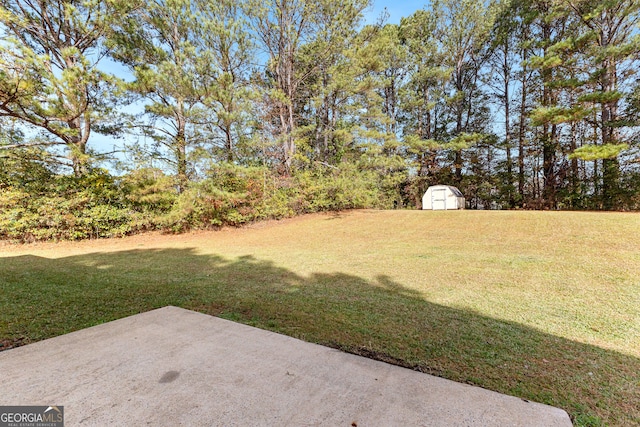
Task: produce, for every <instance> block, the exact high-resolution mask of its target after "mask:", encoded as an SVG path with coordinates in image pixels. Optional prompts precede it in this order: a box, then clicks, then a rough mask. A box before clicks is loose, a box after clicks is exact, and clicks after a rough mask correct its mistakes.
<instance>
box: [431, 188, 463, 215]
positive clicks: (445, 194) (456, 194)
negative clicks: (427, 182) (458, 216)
mask: <svg viewBox="0 0 640 427" xmlns="http://www.w3.org/2000/svg"><path fill="white" fill-rule="evenodd" d="M422 209H428V210H434V211H438V210H448V209H464V196H463V195H462V193H461V192H460V190H458V189H457V188H456V187H453V186H451V185H432V186H431V187H429V188H427V191H426V193H424V196H422Z"/></svg>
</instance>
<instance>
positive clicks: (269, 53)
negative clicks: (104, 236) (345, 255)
mask: <svg viewBox="0 0 640 427" xmlns="http://www.w3.org/2000/svg"><path fill="white" fill-rule="evenodd" d="M370 6H371V0H313V1H312V0H217V1H209V0H152V1H144V2H143V1H139V0H107V1H100V0H0V19H1V22H2V23H1V24H0V35H1V38H2V41H0V126H1V128H0V167H1V168H2V169H1V172H0V188H2V189H3V196H2V201H1V202H0V204H1V205H2V206H0V207H2V208H3V211H4V212H5V214H4V215H5V216H4V221H5V223H6V224H4V225H5V227H10V226H13V227H14V228H15V224H16V221H18V222H20V221H23V220H24V218H25V217H27V216H28V215H27V214H26V213H25V212H31V213H34V209H36V207H34V206H32V207H28V206H27V205H28V204H29V203H33V200H37V199H38V197H49V198H52V197H58V196H60V195H61V194H63V195H64V194H66V196H64V197H62V199H60V200H59V201H58V202H56V203H57V204H56V203H53V202H51V203H50V204H52V206H53V205H55V206H58V208H61V209H62V207H61V206H59V204H60V203H62V200H65V203H66V202H69V200H71V199H73V198H74V197H76V196H77V195H78V194H80V193H83V192H86V191H89V190H90V191H93V193H96V194H97V193H100V194H102V193H101V192H102V191H103V190H104V188H106V187H109V186H110V188H111V190H109V191H112V192H114V193H113V194H116V193H117V196H113V197H111V196H109V197H107V198H104V197H102V196H100V197H98V196H95V194H93V193H92V194H93V195H92V196H91V197H89V196H87V197H89V199H90V200H93V202H91V203H92V205H91V206H93V207H96V206H102V208H101V209H103V210H104V209H107V208H108V209H123V210H129V211H130V212H133V213H135V214H143V213H144V212H147V211H149V212H151V211H152V212H154V215H160V214H161V216H162V217H163V218H164V219H163V220H162V221H159V220H157V218H156V219H155V220H150V219H148V218H147V220H145V221H143V222H144V223H145V224H147V225H145V227H148V226H150V225H149V224H156V225H157V223H159V222H163V221H164V222H163V223H168V224H173V225H172V226H175V224H176V221H177V220H175V218H174V219H173V220H167V219H166V218H167V216H171V215H173V217H175V216H176V215H177V214H176V212H182V213H181V214H180V215H177V216H178V217H181V219H180V220H179V221H177V222H178V223H180V221H182V223H185V224H186V223H190V222H194V221H195V222H196V223H197V222H198V221H196V220H194V219H193V212H191V214H189V215H191V216H189V215H186V214H185V206H186V205H189V206H191V207H192V208H193V209H194V210H195V211H198V209H200V210H202V209H204V210H210V209H211V208H210V205H212V206H216V205H217V204H220V203H222V204H223V205H224V204H228V205H229V207H230V209H231V211H233V212H235V213H234V214H233V215H239V218H240V217H242V218H245V216H246V218H245V219H247V220H249V219H252V218H254V217H260V215H265V216H278V215H284V214H286V212H288V213H297V212H300V211H308V210H314V209H315V210H322V209H329V208H338V209H339V208H344V207H349V206H351V207H353V206H355V207H359V206H362V207H372V206H378V207H418V206H419V203H420V197H421V194H422V193H423V192H424V190H425V189H426V188H427V187H428V186H429V185H432V184H441V183H447V184H453V185H456V186H458V187H459V188H460V189H461V190H462V192H463V193H464V194H465V196H466V197H467V200H468V201H469V203H470V207H471V208H503V209H509V208H535V209H605V210H613V209H618V210H620V209H637V208H638V207H639V206H640V168H639V166H638V164H639V163H640V157H639V155H638V147H639V144H638V125H639V123H640V122H639V120H640V83H639V82H640V80H639V79H638V65H639V60H640V34H639V31H638V30H639V28H638V23H639V18H640V15H639V13H638V12H639V10H640V2H639V1H637V0H599V1H595V0H523V1H506V0H502V1H500V0H493V1H481V0H461V1H457V0H434V1H431V2H430V3H429V5H428V6H425V8H424V9H422V10H418V11H416V12H415V13H414V14H413V15H411V16H408V17H405V18H402V19H401V21H400V23H399V24H387V23H385V17H384V16H381V17H380V19H379V20H378V22H377V23H375V24H367V25H365V23H364V20H363V16H364V13H365V12H366V11H367V8H369V7H370ZM114 69H117V70H119V71H118V72H114V71H111V70H114ZM122 70H126V71H122ZM99 135H108V136H109V137H111V138H116V139H117V140H118V141H119V142H118V144H117V147H118V150H117V151H118V152H117V153H116V152H113V153H108V152H107V153H105V152H100V151H99V150H98V144H96V143H95V141H96V137H97V136H99ZM105 166H107V169H104V168H105ZM107 170H108V171H109V172H108V171H107ZM106 182H108V183H109V185H107V184H106ZM99 183H102V184H99ZM348 183H352V184H351V185H349V184H348ZM343 184H344V185H343ZM100 185H102V186H103V187H100ZM105 186H106V187H105ZM94 187H95V188H94ZM254 187H255V188H254ZM258 187H260V188H259V189H256V188H258ZM61 188H64V189H65V190H64V191H62V190H61ZM354 188H357V189H358V190H359V191H360V193H358V194H355V192H354V191H353V189H354ZM258 190H259V191H258ZM65 192H66V193H65ZM136 192H137V193H136ZM72 193H73V194H72ZM258 193H259V194H258ZM302 194H304V196H302ZM9 195H12V196H9ZM116 199H117V201H116ZM250 199H251V204H249V205H246V203H245V202H246V201H247V200H250ZM314 199H318V200H326V201H332V202H331V203H328V202H327V203H325V204H324V205H323V204H322V203H316V202H312V200H314ZM205 200H208V202H205ZM302 200H306V202H303V201H302ZM276 201H277V202H276ZM340 201H342V202H340ZM207 203H209V205H207ZM270 203H271V204H273V205H274V206H275V205H278V206H280V205H281V207H282V206H286V208H282V209H281V208H274V209H273V211H274V212H271V209H266V213H265V212H263V213H262V214H256V212H255V211H256V210H259V209H258V208H257V206H258V205H260V204H262V205H265V204H266V205H269V204H270ZM243 204H245V205H246V206H244V205H243ZM38 205H39V206H40V207H41V205H42V203H39V204H38ZM81 205H82V204H81ZM142 205H144V206H145V208H144V209H142V208H141V206H142ZM196 205H197V206H200V207H199V208H197V209H196V208H194V207H193V206H196ZM241 205H243V206H244V208H243V209H245V208H246V209H249V210H250V211H251V214H250V215H248V214H247V215H248V216H247V215H244V216H243V214H241V213H240V212H241V211H242V209H240V208H239V206H241ZM312 205H317V206H315V207H313V206H312ZM82 206H84V207H83V208H82V209H80V208H78V209H76V210H84V211H86V209H87V207H86V206H85V205H82ZM207 206H209V207H207ZM301 206H303V207H301ZM108 209H107V210H108ZM36 210H37V209H36ZM188 210H189V209H187V211H188ZM9 211H11V212H12V214H11V215H12V216H11V218H9V219H7V218H8V217H7V215H8V214H6V212H9ZM213 211H215V209H213ZM213 211H212V212H213ZM231 211H230V212H231ZM38 215H42V213H39V214H37V215H36V214H34V218H35V217H37V216H38ZM185 215H186V216H185ZM212 215H213V214H212ZM216 215H217V214H215V215H214V216H216ZM233 215H232V216H233ZM45 216H46V215H45ZM93 216H95V215H93V214H92V215H89V217H93ZM116 216H117V215H116ZM134 216H135V215H134ZM196 216H197V215H196ZM187 217H188V218H187ZM189 218H191V219H189ZM207 218H208V217H207ZM34 221H35V220H34ZM167 221H168V222H167ZM207 221H212V220H211V218H209V219H207ZM219 221H222V223H226V222H228V219H226V217H225V218H223V219H219ZM107 222H108V221H107ZM214 222H215V221H214ZM231 222H233V221H231ZM240 222H242V221H240ZM54 223H56V224H57V225H59V224H58V223H57V222H55V221H54ZM90 223H91V221H90V220H89V219H88V220H87V224H90ZM205 223H206V221H205ZM7 224H9V225H7ZM12 224H13V225H12ZM205 225H206V224H205ZM18 228H19V227H18ZM27 228H29V227H27ZM27 228H24V230H26V229H27ZM125 228H126V227H125ZM134 228H135V227H134ZM21 230H22V229H21ZM24 230H23V231H24ZM16 233H18V232H16ZM18 234H19V233H18ZM45 234H46V233H45ZM80 237H82V236H80Z"/></svg>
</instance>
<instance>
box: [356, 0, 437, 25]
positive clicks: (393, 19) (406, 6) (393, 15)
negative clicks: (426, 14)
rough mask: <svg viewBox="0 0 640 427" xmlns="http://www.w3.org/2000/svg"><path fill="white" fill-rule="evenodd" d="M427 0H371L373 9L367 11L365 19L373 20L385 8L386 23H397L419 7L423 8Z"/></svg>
mask: <svg viewBox="0 0 640 427" xmlns="http://www.w3.org/2000/svg"><path fill="white" fill-rule="evenodd" d="M427 3H428V0H373V9H372V10H371V11H370V12H368V13H367V16H366V20H367V21H368V22H375V20H376V19H377V18H378V17H379V16H380V14H381V13H382V12H383V11H384V9H385V8H386V9H387V12H389V19H388V21H387V22H388V23H390V24H399V23H400V18H402V17H407V16H409V15H411V14H412V13H413V12H415V11H416V10H419V9H423V8H424V6H425V5H426V4H427Z"/></svg>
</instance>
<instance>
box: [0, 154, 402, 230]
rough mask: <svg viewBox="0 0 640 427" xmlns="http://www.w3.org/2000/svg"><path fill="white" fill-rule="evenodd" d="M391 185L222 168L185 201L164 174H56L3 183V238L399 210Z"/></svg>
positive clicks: (337, 175)
mask: <svg viewBox="0 0 640 427" xmlns="http://www.w3.org/2000/svg"><path fill="white" fill-rule="evenodd" d="M30 173H33V171H30ZM389 179H390V178H389V176H388V175H387V174H381V173H379V172H378V171H375V170H362V169H359V168H358V167H357V166H355V165H353V164H343V165H340V166H339V167H331V168H327V167H318V168H317V169H308V170H305V171H301V172H298V173H296V174H294V175H292V176H289V177H282V176H280V175H277V174H275V173H274V172H272V171H270V170H269V169H268V168H263V167H240V166H236V165H232V164H222V165H216V167H214V168H212V169H211V170H209V171H208V172H206V173H205V174H204V176H203V178H202V179H200V180H198V181H194V182H192V183H191V184H190V185H189V186H188V187H187V188H186V189H185V190H184V191H183V192H182V193H178V190H177V188H178V186H177V183H176V182H175V180H174V178H173V177H171V176H168V175H166V174H165V173H163V172H162V171H161V170H159V169H139V170H135V171H133V172H131V173H128V174H126V175H123V176H120V177H114V176H112V175H109V174H108V173H107V172H106V171H104V170H101V169H96V170H93V171H91V172H90V173H88V174H86V175H85V176H83V177H81V178H74V177H70V176H58V175H55V174H49V175H47V176H46V177H43V176H39V179H38V180H37V181H34V182H33V183H30V182H29V180H28V177H25V176H18V175H15V176H11V177H7V176H4V177H2V176H0V190H1V191H0V238H2V239H11V240H18V241H22V242H28V241H37V240H77V239H90V238H101V237H118V236H124V235H128V234H133V233H137V232H140V231H145V230H165V231H169V232H182V231H186V230H189V229H202V228H212V227H220V226H225V225H230V226H238V225H242V224H245V223H248V222H252V221H257V220H263V219H272V218H273V219H277V218H283V217H289V216H293V215H298V214H303V213H311V212H320V211H335V210H343V209H353V208H377V207H382V208H384V207H393V206H396V205H397V203H398V202H397V200H398V199H399V197H400V196H399V195H398V194H396V192H395V190H394V188H397V185H389V183H388V182H387V181H388V180H389Z"/></svg>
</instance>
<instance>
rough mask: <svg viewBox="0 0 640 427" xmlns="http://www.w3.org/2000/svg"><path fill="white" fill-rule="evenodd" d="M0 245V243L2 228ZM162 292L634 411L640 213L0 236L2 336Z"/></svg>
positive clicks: (621, 416)
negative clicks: (102, 235) (46, 238)
mask: <svg viewBox="0 0 640 427" xmlns="http://www.w3.org/2000/svg"><path fill="white" fill-rule="evenodd" d="M0 245H1V243H0ZM166 305H176V306H179V307H184V308H188V309H193V310H198V311H201V312H204V313H209V314H213V315H216V316H220V317H223V318H226V319H231V320H235V321H239V322H243V323H247V324H250V325H254V326H257V327H260V328H265V329H270V330H273V331H277V332H281V333H284V334H287V335H291V336H294V337H298V338H301V339H304V340H307V341H312V342H318V343H322V344H325V345H330V346H333V347H337V348H341V349H344V350H346V351H350V352H354V353H358V354H362V355H366V356H369V357H374V358H377V359H381V360H385V361H389V362H392V363H397V364H401V365H404V366H407V367H411V368H413V369H418V370H420V371H423V372H427V373H431V374H435V375H438V376H442V377H445V378H450V379H453V380H456V381H461V382H466V383H470V384H475V385H479V386H482V387H485V388H488V389H491V390H496V391H499V392H502V393H507V394H511V395H515V396H520V397H522V398H524V399H529V400H534V401H538V402H542V403H547V404H550V405H554V406H559V407H561V408H564V409H565V410H567V411H568V412H569V414H570V415H571V417H572V419H573V421H574V423H575V424H578V425H600V424H605V425H639V424H640V214H625V213H577V212H528V211H527V212H507V211H505V212H502V211H497V212H496V211H493V212H482V211H459V212H421V211H353V212H347V213H343V214H339V215H311V216H306V217H301V218H295V219H291V220H285V221H279V222H268V223H263V224H256V225H253V226H250V227H246V228H243V229H225V230H222V231H218V232H197V233H191V234H185V235H178V236H163V235H159V234H147V235H142V236H133V237H130V238H125V239H115V240H99V241H86V242H78V243H68V242H65V243H52V244H38V245H27V246H12V245H8V244H4V246H0V346H2V345H4V347H5V348H6V347H10V346H14V345H20V344H26V343H29V342H33V341H37V340H41V339H45V338H49V337H53V336H56V335H60V334H63V333H66V332H70V331H73V330H77V329H82V328H86V327H88V326H92V325H96V324H99V323H103V322H106V321H109V320H113V319H117V318H121V317H124V316H128V315H132V314H135V313H139V312H143V311H147V310H151V309H153V308H158V307H162V306H166Z"/></svg>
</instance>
